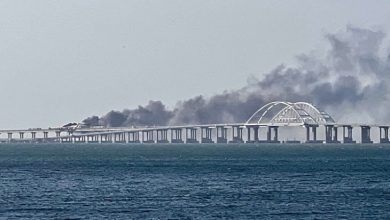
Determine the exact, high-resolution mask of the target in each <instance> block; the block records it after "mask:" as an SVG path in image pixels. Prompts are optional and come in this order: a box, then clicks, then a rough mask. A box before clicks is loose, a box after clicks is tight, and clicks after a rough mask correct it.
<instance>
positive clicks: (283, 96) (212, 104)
mask: <svg viewBox="0 0 390 220" xmlns="http://www.w3.org/2000/svg"><path fill="white" fill-rule="evenodd" d="M384 37H385V34H384V33H383V32H381V31H372V30H369V29H360V28H356V27H351V26H348V27H347V28H346V30H345V31H343V32H341V33H338V34H328V35H326V36H325V39H326V40H327V41H328V42H329V46H330V47H329V49H328V50H327V51H325V53H323V54H321V55H312V54H307V55H305V54H303V55H299V56H297V59H296V61H297V64H296V66H295V67H286V66H285V65H280V66H277V67H276V68H275V69H273V70H272V71H271V72H269V73H267V74H265V75H263V77H262V78H256V77H251V78H250V79H249V80H248V85H247V86H245V87H244V88H241V89H239V90H235V91H225V92H223V93H222V94H219V95H216V96H213V97H209V98H206V97H203V96H197V97H194V98H192V99H189V100H186V101H180V102H178V103H177V105H176V107H175V108H174V109H173V110H168V109H166V108H165V106H164V105H163V104H162V103H161V102H159V101H157V102H156V101H151V102H149V104H148V105H146V106H145V107H142V106H139V107H138V108H137V109H134V110H124V111H122V112H118V111H111V112H109V113H108V114H106V115H105V116H103V117H97V116H93V117H90V118H87V119H85V120H84V121H83V122H84V123H85V124H87V125H104V126H109V127H117V126H144V125H149V126H150V125H167V124H169V125H183V124H205V123H223V122H245V121H246V120H247V119H248V118H249V117H250V116H251V115H252V114H253V113H254V112H255V111H256V110H257V109H258V108H260V107H261V106H263V105H264V104H266V103H268V102H270V101H275V100H283V101H290V102H294V101H307V102H311V103H314V104H315V105H317V106H318V107H320V108H322V109H324V110H325V111H327V112H328V113H329V114H330V115H332V116H333V118H335V119H336V121H339V122H367V123H374V122H376V123H384V122H388V121H389V120H390V111H388V109H390V104H389V103H390V93H389V90H390V88H389V85H390V54H387V55H384V56H382V55H381V54H382V50H381V49H383V47H384V46H383V41H384Z"/></svg>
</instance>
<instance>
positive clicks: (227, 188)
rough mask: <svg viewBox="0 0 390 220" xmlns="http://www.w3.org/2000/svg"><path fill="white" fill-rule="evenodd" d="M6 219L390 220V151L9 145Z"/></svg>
mask: <svg viewBox="0 0 390 220" xmlns="http://www.w3.org/2000/svg"><path fill="white" fill-rule="evenodd" d="M0 169H1V170H0V177H1V178H0V219H9V218H11V219H12V218H15V219H21V218H26V219H29V218H34V219H45V218H47V219H53V218H54V219H91V218H92V219H94V218H95V219H96V218H107V219H215V218H224V219H336V218H338V219H340V218H341V219H343V218H344V219H373V218H374V219H375V218H376V219H389V218H390V146H384V145H366V146H365V145H264V144H263V145H258V146H254V145H253V146H248V145H218V146H217V145H180V144H179V145H131V146H129V145H49V144H47V145H16V144H14V145H0Z"/></svg>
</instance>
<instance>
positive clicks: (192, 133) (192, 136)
mask: <svg viewBox="0 0 390 220" xmlns="http://www.w3.org/2000/svg"><path fill="white" fill-rule="evenodd" d="M196 134H197V129H196V128H193V127H192V128H186V143H199V141H198V139H197V138H196Z"/></svg>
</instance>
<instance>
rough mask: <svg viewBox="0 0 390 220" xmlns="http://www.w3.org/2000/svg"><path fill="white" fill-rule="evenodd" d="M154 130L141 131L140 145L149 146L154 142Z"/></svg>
mask: <svg viewBox="0 0 390 220" xmlns="http://www.w3.org/2000/svg"><path fill="white" fill-rule="evenodd" d="M153 135H154V130H148V131H142V143H146V144H151V143H155V141H154V137H153Z"/></svg>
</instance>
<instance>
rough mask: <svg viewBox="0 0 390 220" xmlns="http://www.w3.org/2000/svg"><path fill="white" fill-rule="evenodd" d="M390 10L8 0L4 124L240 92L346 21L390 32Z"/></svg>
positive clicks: (2, 9)
mask: <svg viewBox="0 0 390 220" xmlns="http://www.w3.org/2000/svg"><path fill="white" fill-rule="evenodd" d="M389 12H390V2H389V1H387V0H383V1H368V0H367V1H356V0H350V1H339V0H338V1H337V0H334V1H330V0H327V1H309V0H308V1H228V0H221V1H199V0H196V1H180V0H178V1H169V0H164V1H145V0H142V1H87V0H85V1H69V0H68V1H53V0H52V1H39V0H37V1H27V0H26V1H14V0H13V1H0V76H1V78H0V82H1V86H0V94H1V100H2V102H1V108H0V115H1V117H0V127H1V128H3V129H4V128H29V127H42V128H45V127H55V126H60V125H63V124H65V123H68V122H74V121H75V122H78V121H81V120H83V119H84V118H86V117H88V116H91V115H103V114H105V113H107V112H108V111H110V110H112V109H116V110H122V109H124V108H134V107H136V106H138V105H143V104H146V103H147V102H148V101H149V100H161V101H163V102H164V103H166V104H167V105H168V107H170V108H173V107H174V106H175V104H176V102H177V101H179V100H185V99H188V98H191V97H194V96H196V95H200V94H202V95H206V96H211V95H214V94H217V93H220V92H223V91H224V90H231V89H238V88H241V87H242V86H244V85H246V84H247V80H248V79H250V77H251V76H256V77H260V78H261V76H262V74H264V73H267V72H269V71H270V70H272V69H273V68H275V67H276V66H278V65H279V64H282V63H284V64H287V65H289V64H291V63H293V61H294V58H295V57H296V56H297V55H299V54H302V53H308V52H310V51H312V50H317V49H321V48H324V47H326V41H325V40H324V35H325V34H327V33H334V32H338V31H340V30H343V29H345V27H346V26H347V25H353V26H356V27H359V28H370V29H375V30H381V31H383V32H384V33H387V34H389V33H390V13H389ZM388 39H389V38H388V37H386V38H385V42H388Z"/></svg>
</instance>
